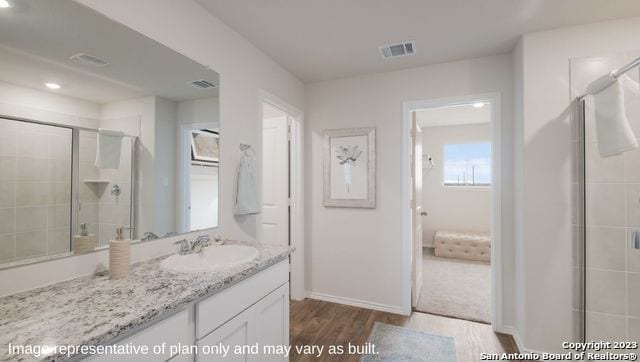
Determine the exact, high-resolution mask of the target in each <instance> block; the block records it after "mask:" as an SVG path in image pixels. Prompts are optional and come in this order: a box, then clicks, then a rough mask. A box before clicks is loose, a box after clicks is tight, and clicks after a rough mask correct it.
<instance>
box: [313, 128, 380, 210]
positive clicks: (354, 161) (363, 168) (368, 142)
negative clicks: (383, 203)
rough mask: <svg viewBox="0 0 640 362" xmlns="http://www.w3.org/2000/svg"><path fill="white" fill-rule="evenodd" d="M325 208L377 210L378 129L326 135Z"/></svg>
mask: <svg viewBox="0 0 640 362" xmlns="http://www.w3.org/2000/svg"><path fill="white" fill-rule="evenodd" d="M323 187H324V206H325V207H353V208H369V209H374V208H375V207H376V129H375V128H374V127H367V128H346V129H335V130H327V131H325V132H324V186H323Z"/></svg>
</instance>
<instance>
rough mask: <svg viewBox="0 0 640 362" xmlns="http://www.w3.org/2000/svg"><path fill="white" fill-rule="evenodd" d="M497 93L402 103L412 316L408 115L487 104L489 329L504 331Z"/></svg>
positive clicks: (405, 245) (406, 300)
mask: <svg viewBox="0 0 640 362" xmlns="http://www.w3.org/2000/svg"><path fill="white" fill-rule="evenodd" d="M500 98H501V97H500V93H499V92H491V93H482V94H471V95H465V96H459V97H447V98H436V99H428V100H417V101H407V102H403V103H402V156H403V157H402V225H403V227H402V255H403V260H404V263H403V266H402V270H403V275H404V278H403V282H402V285H403V310H404V311H405V313H406V314H409V313H411V293H412V273H411V271H412V263H413V258H412V253H411V246H412V245H411V204H410V200H409V197H410V190H409V188H410V187H411V185H410V176H411V175H410V172H411V170H410V167H411V164H410V159H409V158H410V151H411V149H410V148H411V133H410V132H411V112H412V111H416V110H420V109H425V108H435V107H443V106H453V105H460V104H469V103H475V102H488V103H489V104H490V106H491V126H490V128H491V239H492V240H491V326H492V328H493V329H494V330H496V331H500V330H502V329H503V325H502V321H503V293H502V279H503V278H502V273H503V268H502V264H503V260H502V120H501V110H502V108H501V99H500Z"/></svg>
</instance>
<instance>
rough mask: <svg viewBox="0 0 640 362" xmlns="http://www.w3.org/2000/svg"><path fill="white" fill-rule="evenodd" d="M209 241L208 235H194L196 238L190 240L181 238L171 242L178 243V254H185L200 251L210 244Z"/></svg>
mask: <svg viewBox="0 0 640 362" xmlns="http://www.w3.org/2000/svg"><path fill="white" fill-rule="evenodd" d="M210 241H211V239H209V235H199V236H198V237H196V240H194V241H192V242H189V241H187V239H182V240H178V241H176V242H174V243H173V244H175V245H180V249H179V250H178V254H180V255H187V254H197V253H199V252H201V251H202V249H204V248H205V247H207V246H209V245H211V243H210Z"/></svg>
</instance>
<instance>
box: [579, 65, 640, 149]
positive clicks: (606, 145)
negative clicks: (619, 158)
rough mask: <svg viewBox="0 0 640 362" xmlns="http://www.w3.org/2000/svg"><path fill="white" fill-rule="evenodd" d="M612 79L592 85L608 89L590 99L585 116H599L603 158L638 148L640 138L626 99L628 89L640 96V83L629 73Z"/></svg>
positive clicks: (597, 124)
mask: <svg viewBox="0 0 640 362" xmlns="http://www.w3.org/2000/svg"><path fill="white" fill-rule="evenodd" d="M608 78H609V79H599V80H597V81H596V82H594V83H593V84H592V86H590V87H589V88H593V89H603V88H604V89H603V90H600V91H599V92H598V93H595V94H593V95H592V96H589V97H587V99H586V101H587V113H586V114H585V116H587V117H589V116H590V117H595V118H594V119H595V123H596V133H597V140H598V149H599V151H600V156H602V157H611V156H615V155H618V154H621V153H623V152H625V151H629V150H632V149H634V148H638V140H637V139H636V135H635V134H634V133H633V129H631V125H630V124H629V119H628V118H627V112H626V108H625V104H624V101H625V94H626V93H628V92H631V93H632V94H633V95H635V96H638V95H640V86H639V85H638V83H636V82H634V81H633V80H632V79H631V78H629V77H628V76H626V75H622V76H620V77H618V79H613V78H612V77H608ZM607 83H609V84H608V86H607ZM603 85H604V87H603ZM596 91H597V90H596Z"/></svg>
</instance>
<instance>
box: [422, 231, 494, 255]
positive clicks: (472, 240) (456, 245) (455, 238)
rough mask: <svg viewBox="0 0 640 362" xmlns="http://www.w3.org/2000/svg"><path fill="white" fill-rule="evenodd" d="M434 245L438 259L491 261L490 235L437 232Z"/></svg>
mask: <svg viewBox="0 0 640 362" xmlns="http://www.w3.org/2000/svg"><path fill="white" fill-rule="evenodd" d="M434 244H435V255H436V256H437V257H441V258H452V259H463V260H474V261H485V262H490V261H491V236H490V235H489V233H482V232H464V231H436V235H435V237H434Z"/></svg>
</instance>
